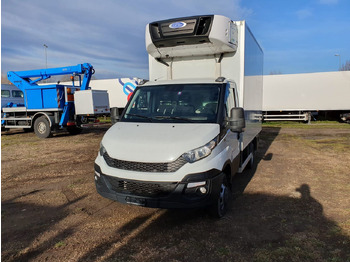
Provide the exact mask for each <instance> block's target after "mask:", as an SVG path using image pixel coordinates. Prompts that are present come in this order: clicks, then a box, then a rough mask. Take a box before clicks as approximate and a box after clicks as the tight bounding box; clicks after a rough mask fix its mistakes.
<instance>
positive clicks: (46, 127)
mask: <svg viewBox="0 0 350 262" xmlns="http://www.w3.org/2000/svg"><path fill="white" fill-rule="evenodd" d="M34 133H35V134H36V135H37V137H39V138H48V137H51V136H52V133H51V127H50V123H49V120H47V118H46V116H41V117H39V118H37V119H36V120H35V122H34Z"/></svg>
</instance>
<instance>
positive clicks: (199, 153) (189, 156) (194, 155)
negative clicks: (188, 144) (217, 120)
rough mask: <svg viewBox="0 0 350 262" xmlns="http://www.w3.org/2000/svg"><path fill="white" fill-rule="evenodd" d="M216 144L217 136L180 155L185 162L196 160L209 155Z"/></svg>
mask: <svg viewBox="0 0 350 262" xmlns="http://www.w3.org/2000/svg"><path fill="white" fill-rule="evenodd" d="M216 144H217V137H216V138H214V139H213V140H211V141H210V142H209V143H208V144H206V145H205V146H202V147H199V148H196V149H193V150H191V151H188V152H186V153H184V154H183V155H182V157H183V158H185V159H186V161H187V162H190V163H193V162H196V161H198V160H200V159H202V158H205V157H207V156H209V155H210V154H211V151H212V150H213V149H214V147H215V146H216Z"/></svg>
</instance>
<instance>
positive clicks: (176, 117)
mask: <svg viewBox="0 0 350 262" xmlns="http://www.w3.org/2000/svg"><path fill="white" fill-rule="evenodd" d="M154 118H156V119H175V120H184V121H187V122H189V123H193V121H192V120H191V119H189V118H185V117H180V116H155V117H154Z"/></svg>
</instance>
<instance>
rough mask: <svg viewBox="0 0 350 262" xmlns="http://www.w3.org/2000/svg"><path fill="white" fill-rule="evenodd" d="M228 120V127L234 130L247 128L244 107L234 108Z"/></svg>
mask: <svg viewBox="0 0 350 262" xmlns="http://www.w3.org/2000/svg"><path fill="white" fill-rule="evenodd" d="M227 120H228V127H229V128H230V130H231V131H232V132H238V133H241V132H243V128H245V119H244V109H243V108H242V107H234V108H232V109H231V116H230V117H229V118H228V119H227Z"/></svg>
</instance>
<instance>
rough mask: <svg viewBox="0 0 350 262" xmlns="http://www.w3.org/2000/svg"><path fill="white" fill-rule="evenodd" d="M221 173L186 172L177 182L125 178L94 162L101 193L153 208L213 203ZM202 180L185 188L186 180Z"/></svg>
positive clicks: (217, 191)
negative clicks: (111, 174)
mask: <svg viewBox="0 0 350 262" xmlns="http://www.w3.org/2000/svg"><path fill="white" fill-rule="evenodd" d="M222 177H223V173H221V172H220V171H219V170H210V171H208V172H204V173H200V174H191V175H188V176H186V177H185V178H184V179H183V180H182V181H180V182H147V181H137V180H126V179H124V178H117V177H112V176H108V175H106V174H103V173H102V172H101V169H100V167H99V166H98V165H97V164H95V185H96V189H97V192H98V193H99V194H100V195H101V196H103V197H106V198H109V199H112V200H115V201H118V202H121V203H124V204H133V205H139V206H144V207H153V208H196V207H205V206H209V205H212V204H213V203H214V201H216V200H217V197H218V195H219V193H220V192H219V190H220V185H221V181H222ZM203 181H205V185H203V183H199V184H198V186H194V187H192V188H188V184H189V183H196V182H203ZM193 185H195V184H192V186H193ZM201 187H202V188H201ZM203 187H204V188H205V189H203Z"/></svg>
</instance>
